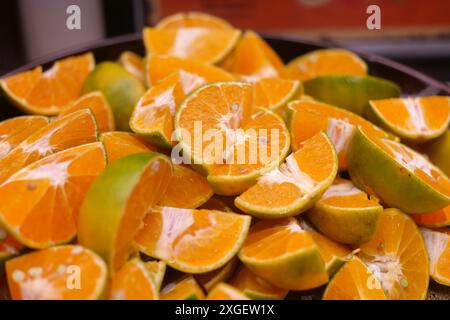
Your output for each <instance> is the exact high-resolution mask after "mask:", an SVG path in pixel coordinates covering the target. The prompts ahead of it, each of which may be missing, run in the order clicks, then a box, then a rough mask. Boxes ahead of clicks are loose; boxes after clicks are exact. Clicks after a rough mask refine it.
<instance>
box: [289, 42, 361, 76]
mask: <svg viewBox="0 0 450 320" xmlns="http://www.w3.org/2000/svg"><path fill="white" fill-rule="evenodd" d="M286 71H287V73H288V75H289V76H290V77H292V78H294V79H298V80H302V81H306V80H309V79H312V78H315V77H318V76H323V75H355V76H365V75H367V65H366V64H365V63H364V61H363V60H361V58H359V57H358V56H357V55H356V54H354V53H353V52H351V51H348V50H343V49H321V50H315V51H312V52H308V53H307V54H304V55H301V56H299V57H297V58H295V59H294V60H292V61H291V62H289V63H288V64H287V66H286Z"/></svg>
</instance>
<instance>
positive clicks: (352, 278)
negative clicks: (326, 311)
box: [323, 257, 387, 300]
mask: <svg viewBox="0 0 450 320" xmlns="http://www.w3.org/2000/svg"><path fill="white" fill-rule="evenodd" d="M323 300H387V297H386V295H385V293H384V291H383V288H382V287H381V284H380V282H379V281H378V279H377V278H376V277H375V275H374V274H373V273H372V272H371V271H370V269H369V268H368V267H367V266H366V265H365V264H364V263H363V262H362V261H361V260H360V259H358V258H357V257H353V258H352V259H351V260H350V261H349V262H347V263H346V264H345V265H344V266H343V267H342V268H341V269H340V270H339V271H338V272H337V273H336V274H335V275H334V277H333V279H332V280H331V281H330V283H329V284H328V286H327V288H326V290H325V293H324V294H323Z"/></svg>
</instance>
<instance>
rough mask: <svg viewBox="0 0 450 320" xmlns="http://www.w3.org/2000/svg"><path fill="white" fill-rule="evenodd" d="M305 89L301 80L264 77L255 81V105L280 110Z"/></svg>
mask: <svg viewBox="0 0 450 320" xmlns="http://www.w3.org/2000/svg"><path fill="white" fill-rule="evenodd" d="M302 91H303V89H302V85H301V83H300V81H297V80H289V79H280V78H263V79H259V80H258V81H256V82H254V83H253V94H254V98H253V105H254V106H255V107H265V108H269V109H271V110H278V109H280V108H282V107H283V106H285V105H286V104H287V103H288V102H289V101H290V100H292V99H293V98H294V97H295V96H296V95H297V94H299V93H301V92H302Z"/></svg>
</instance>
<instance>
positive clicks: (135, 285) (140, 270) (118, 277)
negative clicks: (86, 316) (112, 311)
mask: <svg viewBox="0 0 450 320" xmlns="http://www.w3.org/2000/svg"><path fill="white" fill-rule="evenodd" d="M110 298H111V300H157V299H158V298H159V293H158V290H157V289H156V284H155V282H154V280H153V278H152V276H151V274H150V271H149V270H147V268H146V267H145V264H144V262H142V261H141V260H139V258H134V259H131V260H130V261H128V262H126V263H125V264H124V265H123V266H122V267H121V268H120V269H119V271H117V272H116V273H115V274H114V275H113V276H112V279H111V288H110Z"/></svg>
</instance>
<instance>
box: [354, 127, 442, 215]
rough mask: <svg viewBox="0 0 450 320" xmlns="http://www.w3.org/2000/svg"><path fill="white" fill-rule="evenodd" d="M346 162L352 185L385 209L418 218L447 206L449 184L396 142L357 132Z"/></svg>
mask: <svg viewBox="0 0 450 320" xmlns="http://www.w3.org/2000/svg"><path fill="white" fill-rule="evenodd" d="M347 158H348V164H349V171H350V175H351V177H352V180H353V182H354V183H355V184H356V185H357V186H358V187H361V188H362V189H363V190H365V191H367V192H368V193H369V194H375V195H376V196H377V197H378V198H380V199H381V200H382V201H383V202H384V203H386V204H387V205H388V206H391V207H395V208H399V209H401V210H403V211H404V212H406V213H409V214H421V213H426V212H430V211H434V210H438V209H441V208H443V207H446V206H447V205H449V204H450V180H449V179H448V178H447V177H446V176H445V174H444V173H442V172H441V171H440V170H439V169H438V168H436V167H435V166H433V165H432V164H431V163H430V162H429V161H428V160H427V159H426V158H425V157H423V156H422V155H420V154H419V153H417V152H415V151H413V150H412V149H410V148H408V147H406V146H404V145H402V144H401V143H399V142H396V141H393V140H389V139H386V138H378V137H373V136H370V135H369V134H367V132H366V130H365V129H363V128H358V129H357V130H356V131H355V134H354V135H353V138H352V139H351V141H350V145H349V149H348V154H347ZM380 173H382V175H380Z"/></svg>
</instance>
